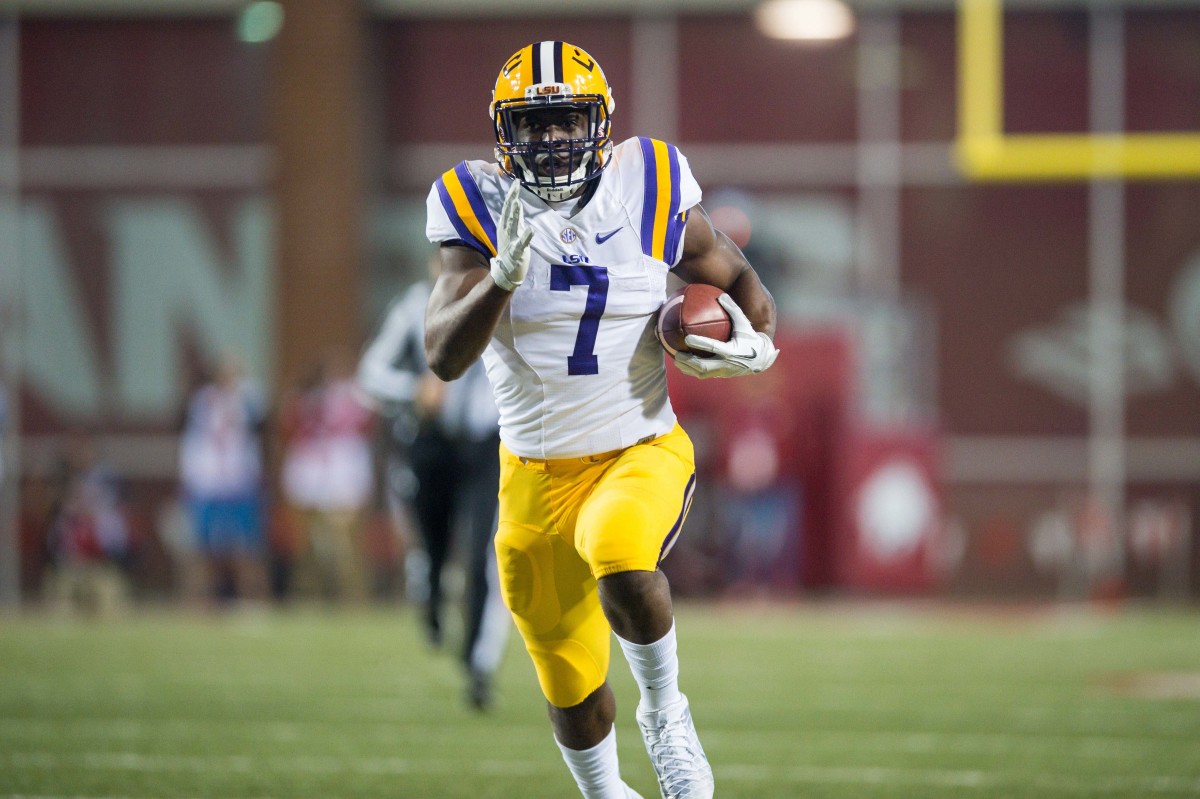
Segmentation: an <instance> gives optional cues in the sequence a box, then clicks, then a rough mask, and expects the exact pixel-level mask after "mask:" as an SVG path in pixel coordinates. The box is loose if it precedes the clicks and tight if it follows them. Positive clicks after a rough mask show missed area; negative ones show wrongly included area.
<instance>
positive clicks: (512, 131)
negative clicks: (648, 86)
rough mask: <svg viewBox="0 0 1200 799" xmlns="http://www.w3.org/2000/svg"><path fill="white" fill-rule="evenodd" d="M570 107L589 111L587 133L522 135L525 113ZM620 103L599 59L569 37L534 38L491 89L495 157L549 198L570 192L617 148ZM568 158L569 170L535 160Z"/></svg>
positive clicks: (601, 166)
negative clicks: (614, 119)
mask: <svg viewBox="0 0 1200 799" xmlns="http://www.w3.org/2000/svg"><path fill="white" fill-rule="evenodd" d="M547 107H553V108H568V109H572V110H576V111H580V112H582V113H584V114H586V115H587V120H588V122H587V131H588V133H587V136H585V137H583V138H577V139H563V140H556V141H549V140H540V141H518V140H517V136H516V131H517V125H518V121H519V119H520V116H521V114H523V113H525V112H528V111H532V110H536V109H539V108H547ZM614 108H616V103H615V102H613V97H612V89H611V88H610V87H609V85H608V80H607V79H605V77H604V71H603V70H602V69H600V65H599V64H598V63H596V59H594V58H592V57H591V56H590V55H588V54H587V53H586V52H585V51H584V50H582V49H581V48H579V47H576V46H575V45H573V44H568V43H566V42H553V41H545V42H534V43H533V44H530V45H526V46H525V47H522V48H521V49H520V50H518V51H517V52H515V53H513V55H512V57H511V58H509V59H508V61H506V62H505V63H504V67H503V68H502V69H501V70H500V74H499V76H498V77H497V78H496V88H495V89H494V90H493V91H492V104H491V107H490V109H489V110H490V112H491V116H492V121H493V122H494V123H495V126H496V161H498V162H499V164H500V168H501V169H503V170H504V171H505V172H506V173H507V174H509V175H511V176H512V177H514V178H516V179H517V180H520V181H521V183H523V184H524V185H525V186H526V187H528V188H529V189H530V190H531V191H533V192H534V193H535V194H537V195H538V196H539V197H541V198H542V199H544V200H548V201H550V202H557V201H558V200H564V199H566V198H568V197H570V196H571V195H572V194H574V193H575V191H576V190H578V188H579V186H581V185H582V184H584V183H586V182H587V181H589V180H592V179H593V178H596V177H598V176H599V175H600V172H601V170H603V169H604V167H605V166H607V165H608V162H609V160H610V157H611V154H612V141H611V140H610V139H609V115H610V114H611V113H612V111H613V109H614ZM564 154H566V156H567V158H568V159H569V165H570V168H569V174H566V175H556V174H555V170H550V172H549V174H539V170H538V169H537V167H536V164H535V161H536V159H537V158H538V156H539V155H540V156H541V157H542V158H553V157H554V156H555V155H557V156H559V157H560V158H561V157H562V156H563V155H564Z"/></svg>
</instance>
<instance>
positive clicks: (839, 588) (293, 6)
mask: <svg viewBox="0 0 1200 799" xmlns="http://www.w3.org/2000/svg"><path fill="white" fill-rule="evenodd" d="M5 9H7V10H6V11H5V12H4V17H3V19H2V26H0V109H2V111H0V146H2V147H3V150H2V153H3V160H2V161H0V199H2V202H3V205H2V206H0V208H2V215H0V225H2V226H3V228H2V229H3V235H0V253H2V255H0V257H2V259H3V267H4V268H3V272H2V273H0V278H2V280H3V288H2V289H0V303H2V306H0V310H2V316H0V320H2V324H3V372H2V375H3V384H4V387H5V391H4V398H5V402H4V407H5V413H4V431H5V434H4V450H3V455H4V458H3V465H4V472H3V479H4V494H3V521H4V523H3V526H2V533H0V597H2V598H3V601H4V603H5V604H6V605H9V606H12V605H16V604H17V603H19V602H22V601H26V602H32V601H34V600H36V599H37V598H38V597H39V592H40V591H41V589H42V583H43V579H44V577H45V571H46V556H45V551H44V549H45V546H44V536H45V527H46V523H47V518H46V514H47V513H48V512H49V511H48V507H49V502H50V501H49V500H48V499H47V496H46V494H47V486H46V483H47V478H46V475H47V474H48V473H49V472H50V471H51V470H52V464H53V463H54V461H55V459H56V458H58V457H60V456H61V453H62V452H63V451H64V449H65V448H66V447H67V446H68V445H69V442H70V441H71V440H72V439H73V437H78V436H80V435H82V436H86V437H88V438H89V439H90V440H92V441H93V442H94V444H95V446H96V447H97V448H98V449H99V451H100V452H101V453H102V454H103V456H104V457H105V458H106V459H107V461H108V462H109V463H110V465H111V466H112V468H113V470H114V471H115V472H116V473H117V474H118V475H120V477H121V479H122V481H123V484H124V486H125V493H124V499H125V502H124V506H123V507H124V512H125V513H126V514H127V515H128V516H129V518H130V520H131V529H132V530H133V531H134V538H135V543H136V557H134V558H133V559H132V560H131V562H130V565H129V568H130V570H131V574H130V577H131V580H132V584H133V586H134V588H135V591H136V594H137V596H139V597H141V598H145V599H168V600H169V599H171V598H173V597H177V596H178V595H179V594H178V592H179V590H180V587H179V585H178V583H179V581H180V576H179V572H178V563H177V560H178V557H179V549H180V546H181V544H180V542H179V541H178V540H175V541H174V543H172V539H171V536H170V535H169V534H168V532H167V531H166V530H165V529H164V527H165V526H166V527H169V526H170V524H171V521H170V520H171V519H173V518H176V517H177V516H178V514H177V513H174V508H175V503H176V502H177V494H178V487H177V481H176V480H177V456H176V447H177V434H178V425H179V419H180V416H181V414H182V411H183V407H184V402H185V401H186V398H187V396H188V393H189V391H190V389H191V388H192V387H193V386H194V385H195V384H196V382H197V381H198V379H199V375H200V374H201V373H202V372H203V371H204V370H205V369H206V368H209V367H211V366H212V365H213V364H215V363H216V362H217V360H218V359H219V358H220V357H221V355H222V354H223V353H228V352H233V353H237V354H239V355H240V357H241V358H242V359H243V360H244V361H245V363H246V364H247V366H248V369H249V371H250V373H251V375H252V376H253V377H254V378H255V379H257V380H258V381H259V382H260V383H261V384H262V385H263V386H264V387H265V388H266V389H267V391H268V395H269V396H270V397H272V398H273V399H278V397H279V396H280V394H281V392H282V391H283V390H284V389H285V388H286V387H287V386H289V385H291V384H293V383H294V382H295V381H296V380H297V379H299V376H300V375H301V374H303V372H304V370H305V368H306V366H307V365H308V364H310V363H311V362H312V361H313V360H314V359H315V358H317V357H318V356H319V355H320V354H321V353H322V352H325V351H327V350H328V349H329V348H330V347H331V346H340V347H343V348H347V349H348V350H350V351H357V350H358V349H359V348H361V346H362V344H363V342H364V341H365V340H366V338H367V337H368V335H369V334H370V332H371V331H372V330H373V328H374V326H375V325H377V324H378V321H379V319H380V315H381V313H382V310H383V308H384V306H385V305H386V303H387V302H388V300H390V299H391V297H393V296H394V295H395V293H396V292H397V291H399V290H400V289H401V288H402V287H404V286H405V285H407V284H408V283H409V282H411V281H412V280H413V279H415V278H416V277H417V276H418V275H419V274H420V273H421V271H422V269H423V264H424V261H425V258H426V255H427V253H428V251H429V248H428V245H427V243H426V242H425V241H424V238H423V235H422V234H423V218H424V210H423V201H424V197H425V194H426V192H427V189H428V186H429V184H430V182H431V181H432V180H433V179H434V178H435V177H436V176H437V175H438V174H439V173H440V172H441V171H442V170H444V169H446V168H447V167H448V166H449V165H452V164H453V163H456V162H457V161H458V160H460V159H462V158H469V157H478V158H485V159H486V158H490V147H489V145H488V142H489V141H490V136H491V131H490V127H489V122H488V118H487V114H486V108H487V103H488V101H489V91H490V86H491V85H492V82H493V81H494V74H495V70H496V65H497V64H499V63H501V62H502V61H503V59H504V58H505V57H506V56H507V55H508V54H509V53H510V52H511V51H512V50H514V49H515V48H516V47H518V46H520V44H522V43H525V42H528V41H533V40H537V39H542V38H563V39H567V40H569V41H572V42H575V43H578V44H580V45H581V46H584V47H586V48H588V49H589V50H590V51H591V52H592V53H594V54H595V55H596V56H597V57H598V58H599V59H600V60H601V63H602V64H603V65H604V66H605V68H606V70H607V71H608V76H609V79H610V81H611V82H612V84H613V85H614V87H615V91H616V96H617V100H618V116H617V117H616V131H615V138H617V139H618V140H620V139H623V138H625V137H626V136H629V135H634V134H645V135H653V136H657V137H660V138H665V139H668V140H670V141H673V142H676V143H678V144H679V145H680V146H681V147H682V148H683V151H684V152H685V153H686V154H687V155H688V156H689V158H690V160H691V163H692V165H693V168H694V171H695V172H696V174H697V175H698V177H699V178H700V180H701V183H702V185H703V186H704V187H705V191H706V195H705V205H706V207H707V208H708V209H709V210H710V211H711V212H712V215H713V218H714V220H715V221H716V223H717V224H718V226H720V227H721V228H722V229H724V230H725V231H726V232H727V233H729V234H730V235H731V236H732V237H734V238H735V239H736V240H737V241H739V243H741V244H742V245H743V247H744V248H745V250H746V252H747V253H748V254H749V256H750V258H751V260H752V261H753V262H754V263H755V264H756V266H757V267H758V269H759V270H760V271H761V272H762V274H763V275H764V277H765V280H766V282H767V284H768V285H769V287H770V288H771V289H772V290H773V292H774V294H775V296H776V298H777V301H778V303H779V306H780V310H781V317H782V320H783V324H782V331H781V341H782V349H783V352H784V358H783V360H782V361H781V365H782V366H783V367H784V368H782V369H776V370H773V371H772V372H770V373H769V374H768V375H766V376H764V377H762V378H759V379H756V380H747V381H736V382H735V383H734V384H726V385H722V386H720V387H719V388H720V389H721V390H719V391H714V390H713V388H715V387H712V386H708V385H701V384H698V383H694V382H691V381H685V380H676V381H674V384H673V391H675V393H676V394H677V402H678V404H679V406H680V408H681V410H682V411H683V413H684V415H685V416H686V417H687V420H688V423H689V426H690V428H691V429H692V431H693V434H694V436H695V438H696V439H697V442H698V444H699V446H700V449H701V457H702V469H703V471H704V483H705V490H704V491H702V492H700V496H701V499H700V500H699V504H698V505H697V508H696V511H695V512H694V513H693V514H692V519H691V521H690V523H689V526H690V528H691V530H690V533H689V536H688V541H687V542H686V544H684V545H681V546H680V547H679V548H678V549H677V550H676V555H674V556H673V558H672V560H673V561H674V562H673V563H672V564H671V569H672V570H673V574H672V576H673V578H674V579H675V581H676V584H677V585H678V587H679V590H680V591H681V592H682V593H686V594H690V595H703V596H712V595H723V594H728V593H734V594H737V593H752V594H755V593H764V592H765V593H769V594H771V595H776V596H778V595H795V596H816V595H830V594H832V595H878V594H883V595H888V596H892V595H897V594H902V595H910V596H912V595H916V596H935V597H987V598H1016V599H1056V598H1062V599H1083V598H1087V597H1100V596H1102V597H1125V596H1133V597H1153V598H1163V599H1168V600H1182V599H1191V598H1194V596H1195V594H1196V591H1197V569H1196V560H1197V554H1196V552H1197V549H1198V548H1197V547H1196V546H1195V539H1196V525H1195V519H1196V513H1197V510H1198V509H1200V412H1198V411H1200V226H1198V225H1197V224H1196V209H1197V208H1200V183H1198V181H1197V177H1198V176H1200V101H1198V99H1197V98H1198V97H1200V46H1198V45H1197V42H1200V5H1198V4H1197V3H1195V2H1190V0H1144V1H1142V2H1127V3H1121V2H1105V3H1083V2H1067V1H1066V0H1063V1H1062V2H1059V1H1058V0H1009V1H1008V2H1006V3H1003V4H1001V3H1000V2H997V0H963V2H962V3H961V4H960V5H958V6H956V5H954V4H952V3H950V2H942V0H861V2H855V3H852V4H850V5H849V6H846V5H842V4H841V3H839V2H837V1H836V0H828V1H826V0H808V2H798V3H794V4H791V5H789V4H788V3H762V4H757V3H752V2H749V0H705V2H657V3H633V2H623V1H621V0H596V2H592V3H588V4H586V5H584V4H570V5H564V4H561V3H559V4H554V3H548V2H541V1H540V0H514V1H513V2H508V3H505V4H503V5H493V4H491V3H483V2H472V0H445V1H444V2H440V3H436V4H431V3H425V2H415V1H414V2H406V1H405V0H374V1H373V2H365V0H364V1H363V2H354V1H353V0H306V2H294V3H289V2H284V3H275V2H235V1H234V0H170V2H167V1H166V0H163V1H161V2H155V1H154V0H19V1H18V2H9V3H7V4H6V5H5ZM787 13H798V14H799V15H800V16H799V17H797V18H792V19H790V20H789V19H787V18H785V16H781V15H786V14H787ZM787 36H791V37H800V38H799V39H797V38H791V39H789V38H785V37H787ZM176 538H178V535H176Z"/></svg>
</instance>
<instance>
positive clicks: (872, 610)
mask: <svg viewBox="0 0 1200 799" xmlns="http://www.w3.org/2000/svg"><path fill="white" fill-rule="evenodd" d="M677 610H678V618H679V634H680V651H681V655H682V658H683V674H682V680H683V687H684V690H685V691H686V692H687V693H688V694H689V695H690V697H691V699H692V705H693V710H694V713H695V716H696V718H697V723H698V726H699V729H700V732H701V737H702V739H703V740H704V742H705V746H706V748H707V750H708V753H709V757H710V759H711V760H712V762H713V765H714V770H715V772H716V776H717V785H718V791H717V796H718V797H722V798H723V799H732V798H734V797H754V798H755V799H765V798H766V797H855V798H856V799H859V798H861V797H973V798H974V797H978V798H979V799H985V798H988V799H990V798H992V797H995V798H996V799H999V798H1000V797H1005V798H1006V799H1011V798H1012V797H1022V798H1023V797H1089V796H1097V797H1131V798H1132V797H1151V796H1161V797H1171V796H1200V618H1197V615H1196V614H1195V613H1189V612H1184V611H1172V612H1147V611H1136V610H1125V611H1121V612H1087V611H1083V610H1078V609H1077V610H1072V611H1063V610H1053V609H1044V610H1039V611H1026V612H1007V613H1001V612H991V611H979V610H974V611H969V610H964V609H955V608H953V607H945V606H943V607H937V608H934V607H926V606H907V607H904V608H900V607H896V606H890V605H830V606H820V607H812V606H807V605H802V606H798V607H797V606H790V607H766V608H764V607H757V606H755V607H750V606H725V605H702V604H686V605H682V606H680V607H679V608H678V609H677ZM511 644H512V646H511V649H510V654H509V657H508V659H507V661H506V663H505V666H504V669H503V671H502V674H501V681H500V699H499V702H498V705H497V707H496V708H495V710H494V711H493V712H492V713H490V714H488V715H485V716H480V715H477V714H475V713H472V712H471V711H469V710H468V709H467V708H466V705H465V703H464V702H463V700H462V693H461V692H462V686H461V684H460V676H459V673H458V671H457V669H456V667H455V664H454V661H453V660H452V658H451V656H450V655H449V654H445V653H442V654H438V653H433V652H430V651H429V650H428V649H427V648H426V647H425V645H424V643H423V641H422V638H421V636H420V631H419V630H418V629H417V626H416V624H415V622H414V614H413V612H412V611H411V609H405V608H400V609H396V610H389V611H384V610H376V611H371V612H369V613H361V614H337V613H322V612H319V611H315V610H314V611H295V612H290V613H274V612H261V613H256V614H245V613H242V614H232V615H225V616H198V615H179V614H165V613H156V614H148V615H139V616H137V617H136V618H134V619H131V620H127V621H123V622H108V623H84V622H67V621H61V620H52V619H46V618H28V617H27V618H9V619H0V797H41V798H43V799H50V797H72V798H73V799H77V798H84V797H87V798H99V797H106V798H109V797H111V798H113V799H116V798H117V797H130V798H132V797H138V798H139V799H140V798H142V797H162V798H163V799H168V798H174V797H187V798H188V799H198V798H199V797H275V798H277V799H304V798H305V797H312V799H343V798H344V799H350V798H351V797H353V798H354V799H368V798H369V797H389V799H396V798H401V799H424V798H426V797H430V798H437V797H464V799H465V798H466V797H471V798H472V799H478V798H479V797H502V798H503V799H536V798H537V797H572V796H576V795H577V794H576V792H575V789H574V785H573V784H572V783H571V781H570V777H569V775H568V774H567V771H566V768H565V766H564V765H563V764H562V762H561V759H560V756H559V753H558V750H557V749H556V747H555V746H554V743H553V740H552V738H551V735H550V731H549V726H548V723H547V722H546V719H545V711H544V706H543V704H542V700H541V697H540V694H539V693H538V690H537V684H536V682H535V680H534V677H533V672H532V667H531V666H530V664H529V662H528V659H527V658H526V655H525V653H524V651H523V650H522V649H521V648H520V645H519V643H518V642H517V640H516V639H515V637H514V639H513V640H512V641H511ZM612 675H613V682H614V687H615V689H616V690H617V695H618V701H619V702H620V704H621V710H620V718H619V721H618V736H619V744H620V751H621V757H622V763H623V773H624V775H625V777H626V780H627V781H628V782H629V783H630V784H631V785H632V786H633V787H635V788H636V789H638V790H639V791H641V792H642V793H643V794H644V795H645V796H646V797H647V799H651V797H656V796H657V792H656V790H655V788H654V780H653V775H652V773H651V770H650V766H649V763H648V761H647V759H646V757H645V754H644V752H643V750H642V743H641V740H640V738H639V736H638V733H637V730H636V726H635V725H634V722H633V716H632V714H633V708H634V705H635V704H636V689H635V688H634V686H633V684H632V681H631V679H630V678H629V675H628V671H627V669H626V666H625V663H624V661H623V660H621V656H620V654H619V649H617V648H616V647H614V662H613V669H612Z"/></svg>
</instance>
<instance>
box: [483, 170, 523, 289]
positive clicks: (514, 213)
mask: <svg viewBox="0 0 1200 799" xmlns="http://www.w3.org/2000/svg"><path fill="white" fill-rule="evenodd" d="M520 193H521V182H520V181H519V180H514V181H513V184H512V186H511V187H510V188H509V190H508V194H506V195H504V206H503V207H502V208H501V209H500V224H498V225H496V257H495V258H493V259H492V260H491V261H489V264H490V265H491V273H492V280H494V281H496V285H497V286H499V287H500V288H502V289H504V290H505V291H516V289H517V286H519V285H521V281H523V280H524V279H525V273H526V272H528V271H529V241H530V239H532V238H533V228H531V227H529V225H528V224H526V223H525V213H524V212H523V211H522V210H521V198H520V197H519V196H518V195H519V194H520Z"/></svg>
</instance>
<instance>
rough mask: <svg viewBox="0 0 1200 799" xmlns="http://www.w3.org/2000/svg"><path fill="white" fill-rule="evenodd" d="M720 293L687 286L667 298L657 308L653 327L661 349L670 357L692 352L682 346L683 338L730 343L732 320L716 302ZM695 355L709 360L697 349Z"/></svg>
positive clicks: (703, 286)
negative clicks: (700, 338) (698, 338)
mask: <svg viewBox="0 0 1200 799" xmlns="http://www.w3.org/2000/svg"><path fill="white" fill-rule="evenodd" d="M723 293H724V292H722V291H721V289H719V288H717V287H716V286H709V285H707V284H704V283H689V284H687V285H686V286H684V287H683V288H681V289H680V290H679V291H677V292H675V293H674V294H672V295H671V296H670V297H668V298H667V301H666V302H664V303H663V305H662V307H661V308H659V309H658V320H657V322H656V324H655V328H654V329H655V332H656V333H657V334H658V341H659V343H660V344H662V346H663V349H665V350H666V351H667V352H668V353H669V354H671V355H674V354H675V353H676V352H692V350H691V349H690V348H689V347H688V346H687V344H685V343H684V338H685V337H687V336H693V335H694V336H705V337H707V338H714V339H716V340H717V341H729V337H730V335H732V334H733V321H732V320H731V319H730V318H729V313H728V312H726V310H725V309H724V308H722V307H721V303H719V302H717V297H720V296H721V295H722V294H723ZM695 354H696V355H700V356H704V357H711V355H710V353H707V352H702V351H699V350H697V351H696V352H695Z"/></svg>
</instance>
